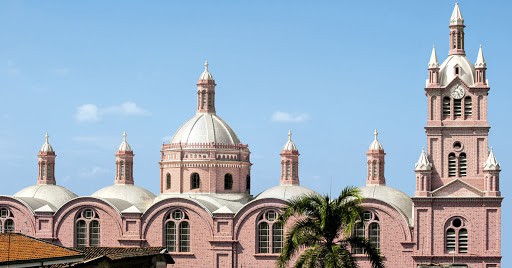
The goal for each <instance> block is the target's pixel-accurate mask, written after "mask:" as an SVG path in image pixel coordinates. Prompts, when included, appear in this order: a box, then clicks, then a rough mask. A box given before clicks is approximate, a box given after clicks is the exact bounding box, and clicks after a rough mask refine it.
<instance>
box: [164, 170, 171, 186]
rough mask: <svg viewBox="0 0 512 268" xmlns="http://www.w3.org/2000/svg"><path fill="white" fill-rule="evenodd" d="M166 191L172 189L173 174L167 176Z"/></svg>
mask: <svg viewBox="0 0 512 268" xmlns="http://www.w3.org/2000/svg"><path fill="white" fill-rule="evenodd" d="M165 189H171V174H169V173H167V175H165Z"/></svg>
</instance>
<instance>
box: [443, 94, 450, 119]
mask: <svg viewBox="0 0 512 268" xmlns="http://www.w3.org/2000/svg"><path fill="white" fill-rule="evenodd" d="M443 116H450V97H444V98H443Z"/></svg>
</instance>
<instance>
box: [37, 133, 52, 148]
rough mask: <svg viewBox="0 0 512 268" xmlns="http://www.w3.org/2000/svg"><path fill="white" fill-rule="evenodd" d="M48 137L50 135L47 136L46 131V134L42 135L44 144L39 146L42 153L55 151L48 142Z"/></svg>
mask: <svg viewBox="0 0 512 268" xmlns="http://www.w3.org/2000/svg"><path fill="white" fill-rule="evenodd" d="M48 137H50V136H48V132H46V135H45V136H44V138H45V140H44V144H43V146H42V147H41V150H40V151H41V152H43V153H54V152H55V151H53V147H52V146H51V145H50V143H49V142H48Z"/></svg>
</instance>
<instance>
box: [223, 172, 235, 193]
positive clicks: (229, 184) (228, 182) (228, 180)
mask: <svg viewBox="0 0 512 268" xmlns="http://www.w3.org/2000/svg"><path fill="white" fill-rule="evenodd" d="M231 189H233V175H231V174H229V173H226V175H224V190H231Z"/></svg>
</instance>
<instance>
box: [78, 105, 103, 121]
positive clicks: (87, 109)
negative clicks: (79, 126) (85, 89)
mask: <svg viewBox="0 0 512 268" xmlns="http://www.w3.org/2000/svg"><path fill="white" fill-rule="evenodd" d="M75 118H76V120H77V121H79V122H95V121H99V120H100V114H99V109H98V106H96V105H94V104H84V105H82V106H78V107H77V108H76V115H75Z"/></svg>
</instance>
